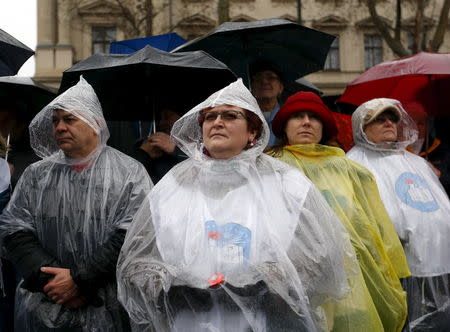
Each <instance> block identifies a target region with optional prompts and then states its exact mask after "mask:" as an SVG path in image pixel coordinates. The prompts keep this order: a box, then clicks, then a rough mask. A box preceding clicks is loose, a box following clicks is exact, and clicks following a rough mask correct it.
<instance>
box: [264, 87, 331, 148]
mask: <svg viewBox="0 0 450 332" xmlns="http://www.w3.org/2000/svg"><path fill="white" fill-rule="evenodd" d="M302 111H309V112H312V113H314V114H316V115H317V116H318V117H319V118H320V120H321V121H322V124H323V134H322V137H323V139H324V140H329V139H331V138H333V137H335V136H336V135H337V127H336V122H335V121H334V117H333V114H331V111H330V109H329V108H328V107H327V106H326V105H325V104H324V103H323V101H322V99H320V97H319V96H318V95H316V94H315V93H313V92H304V91H300V92H297V93H296V94H293V95H292V96H290V97H289V98H288V99H287V100H286V102H285V103H284V105H283V107H281V109H280V110H279V111H278V113H277V114H276V115H275V118H274V119H273V121H272V131H273V133H274V134H275V136H277V137H278V138H281V137H283V132H284V126H285V124H286V122H287V120H288V119H289V117H290V116H291V115H292V114H294V113H297V112H302Z"/></svg>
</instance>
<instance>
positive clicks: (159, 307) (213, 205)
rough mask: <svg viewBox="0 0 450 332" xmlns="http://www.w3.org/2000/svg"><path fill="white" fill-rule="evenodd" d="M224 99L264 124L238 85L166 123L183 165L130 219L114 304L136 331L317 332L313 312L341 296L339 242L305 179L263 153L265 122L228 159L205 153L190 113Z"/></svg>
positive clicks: (345, 260)
mask: <svg viewBox="0 0 450 332" xmlns="http://www.w3.org/2000/svg"><path fill="white" fill-rule="evenodd" d="M223 104H228V105H232V106H239V107H242V108H245V109H246V110H248V111H250V112H253V113H255V114H256V115H257V116H258V117H259V118H260V119H261V120H262V121H263V120H264V118H263V116H262V113H261V111H260V110H259V107H258V105H257V103H256V101H255V99H254V97H253V96H252V95H251V94H250V92H249V91H248V89H247V88H246V87H245V86H244V85H243V84H242V81H241V80H238V81H237V82H234V83H232V84H230V85H229V86H227V87H225V88H224V89H222V90H220V91H218V92H216V93H214V94H213V95H212V96H211V97H209V98H208V99H207V100H206V101H204V102H203V103H201V104H199V105H198V106H196V107H194V108H193V109H192V110H191V111H189V112H188V113H187V114H186V115H185V116H183V117H182V118H181V119H179V120H178V121H177V122H176V123H175V125H174V127H173V129H172V137H173V139H174V140H175V141H176V143H177V145H178V146H179V147H181V148H182V149H183V150H184V151H185V152H186V153H187V154H188V155H189V156H190V158H189V159H187V160H186V161H184V162H182V163H180V164H178V165H177V166H175V167H174V168H172V169H171V170H170V172H169V173H167V174H166V176H165V177H164V178H163V179H161V181H159V182H158V184H157V185H156V186H155V188H154V189H153V190H152V192H151V193H150V194H149V195H148V197H147V199H146V201H145V202H144V204H143V205H142V207H141V209H140V211H139V212H138V214H137V215H136V217H135V218H134V220H133V223H132V226H131V228H130V229H129V231H128V233H127V237H126V239H125V243H124V245H123V247H122V252H121V255H120V257H119V261H118V271H117V274H118V278H117V279H118V284H119V288H118V292H119V300H120V301H121V302H122V304H123V305H124V307H125V308H126V309H127V311H128V313H129V315H130V318H131V319H132V321H133V322H134V324H135V325H136V326H137V327H136V331H142V330H144V329H145V328H149V327H151V328H153V329H154V330H157V331H173V330H183V331H200V330H214V331H216V330H217V331H230V332H231V331H233V332H234V331H247V330H254V331H280V330H286V329H296V330H305V331H317V330H319V329H321V328H322V327H323V325H321V324H322V323H324V315H323V311H321V310H320V309H319V305H320V304H322V303H324V302H326V301H328V300H330V299H332V298H340V297H342V296H343V295H344V294H345V293H346V292H347V291H348V284H347V278H346V272H347V271H352V268H354V267H355V265H354V264H355V261H354V254H353V251H352V249H351V247H350V243H349V240H348V237H347V235H346V233H345V231H344V230H343V228H342V226H341V225H340V222H339V221H338V220H337V218H336V217H335V215H334V214H333V213H332V211H331V210H330V209H329V207H328V205H327V204H326V202H325V201H324V199H323V198H322V196H321V195H320V193H319V192H318V191H317V190H316V189H315V188H314V186H313V185H312V184H311V183H310V181H309V180H308V179H306V178H305V177H304V176H303V175H302V174H301V173H300V172H299V171H298V170H296V169H294V168H292V167H290V166H289V165H287V164H284V163H281V162H279V161H277V160H276V159H274V158H271V157H269V156H267V155H264V154H263V153H262V150H263V148H264V147H265V145H266V144H267V140H268V137H269V130H268V127H267V125H265V124H264V125H263V129H262V134H261V136H260V138H259V140H258V141H257V143H256V145H255V146H253V147H251V148H249V149H247V150H243V151H242V152H241V153H240V154H238V155H237V156H234V157H232V158H230V159H227V160H218V159H213V158H211V157H209V156H207V155H206V154H204V153H203V147H204V146H203V142H202V131H201V128H200V126H199V123H198V116H199V112H200V111H201V110H203V109H205V108H209V107H213V106H218V105H223ZM263 123H264V122H263ZM222 277H223V278H224V281H225V282H224V283H220V280H221V279H222ZM217 280H219V282H217ZM211 282H212V283H213V284H214V283H216V284H217V287H215V288H209V286H210V283H211Z"/></svg>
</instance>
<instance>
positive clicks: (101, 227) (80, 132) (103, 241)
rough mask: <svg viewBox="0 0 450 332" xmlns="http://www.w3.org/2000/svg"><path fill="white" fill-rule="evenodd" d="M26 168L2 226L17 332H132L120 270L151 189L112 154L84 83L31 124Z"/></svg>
mask: <svg viewBox="0 0 450 332" xmlns="http://www.w3.org/2000/svg"><path fill="white" fill-rule="evenodd" d="M29 129H30V137H31V146H32V147H33V149H34V151H35V152H36V154H37V155H39V156H40V157H41V158H42V160H41V161H39V162H36V163H34V164H32V165H30V166H29V167H28V168H27V169H26V170H25V172H24V173H23V175H22V177H21V178H20V180H19V182H18V184H17V187H16V188H15V190H14V193H13V195H12V197H11V201H10V202H9V204H8V206H7V207H6V209H5V210H4V212H3V214H2V215H1V216H0V236H1V240H2V245H3V248H4V249H5V252H4V254H6V257H7V258H8V259H10V260H11V261H12V262H13V263H14V265H15V266H16V268H17V269H18V272H19V273H20V275H21V277H22V281H21V282H20V283H19V285H18V287H17V292H16V307H15V308H16V313H15V329H16V331H27V332H30V331H39V332H41V331H118V332H119V331H120V332H123V331H127V330H129V329H130V326H129V319H128V317H127V314H126V312H125V310H124V309H123V308H122V306H121V305H120V303H119V302H118V300H117V284H116V280H115V270H116V262H117V257H118V255H119V251H120V247H121V245H122V243H123V240H124V238H125V233H126V230H127V228H128V226H129V224H130V222H131V220H132V218H133V216H134V214H135V212H136V211H137V209H138V208H139V206H140V205H141V203H142V201H143V199H144V198H145V196H146V195H147V193H148V192H149V191H150V189H151V187H152V183H151V180H150V179H149V177H148V175H147V173H146V171H145V168H144V167H143V166H142V165H141V164H139V163H138V162H136V161H135V160H134V159H132V158H131V157H128V156H126V155H124V154H123V153H121V152H119V151H117V150H115V149H113V148H110V147H108V146H107V145H106V141H107V139H108V137H109V133H108V128H107V126H106V122H105V119H104V118H103V113H102V109H101V105H100V102H99V100H98V98H97V96H96V94H95V91H94V89H93V88H92V87H91V86H90V85H89V84H88V83H87V82H86V81H85V80H84V79H83V78H82V77H81V78H80V81H79V82H78V84H76V85H75V86H73V87H72V88H70V89H68V90H67V91H65V92H64V93H63V94H61V95H60V96H58V97H57V98H56V99H54V100H53V101H52V102H51V103H50V104H49V105H47V106H46V107H45V108H44V109H43V110H42V111H41V112H40V113H38V114H37V115H36V117H35V118H34V119H33V121H32V122H31V124H30V127H29Z"/></svg>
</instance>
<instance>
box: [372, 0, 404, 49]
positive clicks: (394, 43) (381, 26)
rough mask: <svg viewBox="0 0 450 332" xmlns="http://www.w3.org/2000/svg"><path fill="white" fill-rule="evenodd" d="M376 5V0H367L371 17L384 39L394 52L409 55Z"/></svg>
mask: <svg viewBox="0 0 450 332" xmlns="http://www.w3.org/2000/svg"><path fill="white" fill-rule="evenodd" d="M375 5H376V0H367V7H368V8H369V13H370V17H371V18H372V20H373V23H374V24H375V26H376V27H377V29H378V31H379V32H380V34H381V36H382V37H383V39H384V40H385V41H386V43H387V44H388V45H389V47H390V48H391V50H392V51H394V53H395V54H397V55H398V56H400V57H402V56H407V55H409V52H408V50H407V49H405V47H404V46H403V45H402V43H401V41H400V40H396V39H395V38H393V37H392V36H391V33H390V31H389V26H388V25H387V24H386V23H385V22H384V21H383V20H382V19H381V17H380V16H379V15H378V13H377V9H376V7H375Z"/></svg>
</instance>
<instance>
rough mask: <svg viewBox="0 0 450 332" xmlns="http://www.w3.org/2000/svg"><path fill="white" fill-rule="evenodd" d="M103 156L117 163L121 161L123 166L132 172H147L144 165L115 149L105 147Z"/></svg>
mask: <svg viewBox="0 0 450 332" xmlns="http://www.w3.org/2000/svg"><path fill="white" fill-rule="evenodd" d="M102 154H107V155H108V156H110V157H112V158H114V159H116V160H117V161H120V163H121V164H123V165H124V166H126V167H127V168H129V170H130V172H133V171H136V170H138V169H141V170H144V171H145V167H144V165H142V164H141V163H140V162H139V161H137V160H136V159H134V158H132V157H130V156H129V155H127V154H125V153H123V152H121V151H119V150H117V149H115V148H113V147H110V146H105V148H104V149H103V151H102Z"/></svg>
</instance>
